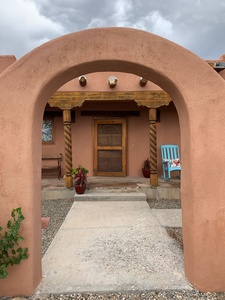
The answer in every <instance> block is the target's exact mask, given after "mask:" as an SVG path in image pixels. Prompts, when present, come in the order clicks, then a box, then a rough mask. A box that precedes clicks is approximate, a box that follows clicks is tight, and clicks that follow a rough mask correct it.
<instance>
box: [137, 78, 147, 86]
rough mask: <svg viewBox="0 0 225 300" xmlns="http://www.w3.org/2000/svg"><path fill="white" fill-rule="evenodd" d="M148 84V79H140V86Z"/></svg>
mask: <svg viewBox="0 0 225 300" xmlns="http://www.w3.org/2000/svg"><path fill="white" fill-rule="evenodd" d="M147 82H148V80H147V79H145V78H143V77H140V81H139V84H140V86H146V84H147Z"/></svg>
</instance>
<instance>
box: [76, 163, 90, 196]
mask: <svg viewBox="0 0 225 300" xmlns="http://www.w3.org/2000/svg"><path fill="white" fill-rule="evenodd" d="M88 172H89V171H88V170H87V169H86V168H84V167H83V166H78V167H77V168H75V169H73V170H72V174H73V176H74V188H75V191H76V193H77V194H83V193H84V192H85V190H86V188H87V173H88Z"/></svg>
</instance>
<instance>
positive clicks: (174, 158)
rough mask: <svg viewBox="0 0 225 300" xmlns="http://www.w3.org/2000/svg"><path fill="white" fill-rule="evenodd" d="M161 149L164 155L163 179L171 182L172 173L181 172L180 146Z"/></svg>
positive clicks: (163, 146) (168, 146) (167, 146)
mask: <svg viewBox="0 0 225 300" xmlns="http://www.w3.org/2000/svg"><path fill="white" fill-rule="evenodd" d="M160 148H161V154H162V169H163V175H162V178H163V179H164V180H169V179H170V178H171V175H170V172H172V171H179V172H180V171H181V163H180V152H179V147H178V145H161V147H160ZM166 174H167V175H166Z"/></svg>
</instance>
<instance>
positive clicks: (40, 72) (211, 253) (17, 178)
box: [0, 28, 225, 296]
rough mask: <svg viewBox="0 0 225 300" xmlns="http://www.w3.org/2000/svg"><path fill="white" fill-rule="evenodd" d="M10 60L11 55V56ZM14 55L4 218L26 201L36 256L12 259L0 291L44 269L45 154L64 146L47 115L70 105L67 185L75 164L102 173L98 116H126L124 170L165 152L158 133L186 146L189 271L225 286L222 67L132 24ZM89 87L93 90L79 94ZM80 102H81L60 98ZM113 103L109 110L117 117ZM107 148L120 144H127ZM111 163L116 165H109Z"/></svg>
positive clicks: (203, 282) (4, 81) (32, 282)
mask: <svg viewBox="0 0 225 300" xmlns="http://www.w3.org/2000/svg"><path fill="white" fill-rule="evenodd" d="M129 49H132V50H129ZM13 59H14V58H13V57H9V60H10V61H11V62H12V61H13ZM217 63H218V64H219V66H220V62H217ZM221 63H222V62H221ZM7 64H8V65H9V67H6V68H5V70H4V71H3V72H2V73H1V75H0V90H1V96H0V97H1V102H0V106H1V107H0V108H1V115H0V130H1V134H0V136H1V144H2V145H4V147H1V149H0V154H1V157H2V161H1V167H0V172H1V181H0V192H1V206H2V210H1V212H0V219H1V221H2V222H3V223H4V222H5V221H6V220H7V219H8V218H9V214H10V211H11V209H12V208H15V207H18V206H21V207H22V208H23V212H24V215H25V217H26V219H25V221H24V224H23V228H22V234H23V236H25V238H26V246H28V248H29V258H28V259H27V260H26V261H23V262H22V263H21V264H20V265H19V266H17V267H15V268H14V267H12V268H11V269H10V272H9V273H10V274H9V276H8V278H7V279H5V280H4V282H3V281H0V295H2V296H3V295H11V296H13V295H30V294H32V293H33V291H34V290H35V288H36V287H37V286H38V285H39V283H40V280H41V277H42V272H41V196H40V195H41V191H40V190H41V157H42V153H50V152H51V153H55V152H56V150H58V151H59V150H62V151H61V152H62V153H63V152H64V151H63V150H64V144H63V142H62V141H61V142H60V138H59V136H58V137H57V136H53V138H54V141H55V143H58V139H59V144H57V145H56V144H55V145H54V144H51V145H46V144H45V145H42V142H41V139H42V121H43V116H44V111H45V112H46V114H47V112H49V111H51V110H52V108H51V107H61V109H62V110H63V116H58V117H57V116H55V117H54V124H53V126H55V127H56V128H58V129H57V130H56V132H55V135H56V134H57V132H58V134H59V135H60V134H61V136H62V134H63V133H64V135H65V136H67V139H66V143H65V144H66V145H67V147H68V148H67V151H68V152H67V154H66V153H65V157H64V159H68V162H67V165H65V168H64V169H63V172H66V173H67V175H68V176H67V180H66V182H67V184H68V186H69V184H70V174H69V172H70V169H71V165H72V166H73V165H75V166H76V164H80V163H81V164H83V165H85V166H86V167H87V168H89V170H90V171H91V172H92V173H91V174H94V175H98V172H100V173H101V170H97V169H96V156H95V154H93V151H94V150H93V149H95V148H96V147H95V140H96V138H97V137H98V136H99V134H101V132H98V130H96V126H97V125H100V126H99V128H100V129H101V126H102V125H112V124H113V125H114V124H116V125H118V124H119V126H114V128H113V130H114V132H116V133H118V131H117V129H118V127H119V128H123V126H126V128H127V130H126V133H127V135H126V147H127V148H126V151H125V152H126V159H125V161H126V169H125V170H126V172H125V173H124V174H121V175H129V176H140V175H141V174H140V172H141V171H140V168H141V165H142V163H143V159H145V158H146V157H147V156H149V148H150V153H153V154H151V155H152V157H155V158H157V156H159V155H158V148H157V147H156V143H155V142H156V138H157V144H158V145H160V144H163V143H168V142H171V143H176V144H179V145H180V148H181V157H182V181H181V199H182V222H183V240H184V261H185V274H186V276H187V279H188V280H189V282H190V283H191V284H192V285H193V286H194V287H195V288H196V289H199V290H201V291H225V278H224V273H225V261H224V254H225V252H224V249H225V247H224V246H225V232H224V224H225V211H224V204H223V203H224V194H225V186H224V184H223V183H224V179H225V178H224V177H225V176H224V171H223V170H224V155H223V152H224V147H225V140H224V139H223V138H221V137H222V136H223V128H224V125H225V118H223V115H222V113H221V112H223V111H224V110H225V102H224V95H225V83H224V80H223V78H222V77H224V71H223V70H222V71H221V72H220V73H219V74H218V72H215V70H213V68H212V67H211V66H209V64H208V63H207V62H205V61H203V60H202V59H200V58H199V57H197V56H196V55H194V54H193V53H191V52H190V51H188V50H186V49H184V48H182V47H180V46H178V45H176V44H174V43H172V42H170V41H168V40H165V39H163V38H161V37H159V36H155V35H153V34H150V33H147V32H144V31H140V30H135V29H127V28H100V29H91V30H85V31H81V32H77V33H73V34H69V35H65V36H62V37H60V38H58V39H55V40H52V41H50V42H48V43H46V44H44V45H42V46H40V47H38V48H36V49H34V50H33V51H31V52H30V53H28V54H27V55H25V56H24V57H22V58H21V59H19V60H18V61H15V62H13V63H12V64H11V63H10V62H8V63H7V62H4V65H5V66H6V65H7ZM10 64H11V65H10ZM213 66H214V65H213ZM2 68H3V69H4V67H2ZM222 69H223V64H222ZM82 75H84V76H85V77H86V79H87V84H86V85H85V86H81V85H80V82H79V78H80V76H82ZM220 75H221V76H220ZM112 76H115V77H116V78H117V82H116V86H114V87H112V88H111V87H109V86H108V79H109V77H112ZM140 77H143V78H144V79H146V80H147V81H148V82H147V84H146V86H144V87H143V86H141V85H140ZM111 79H112V78H111ZM113 79H115V78H113ZM71 85H73V86H71ZM100 85H102V86H101V88H100ZM74 86H76V87H74ZM158 87H160V88H161V89H159V88H158ZM65 92H66V94H65ZM84 92H88V96H87V94H86V95H85V97H83V98H82V95H84ZM99 92H101V93H99ZM79 93H80V95H79ZM109 93H110V95H109ZM141 95H142V96H143V95H145V96H144V97H142V96H141ZM88 97H90V98H88ZM92 97H93V98H92ZM79 98H80V99H79ZM146 99H147V100H146ZM171 99H172V101H171ZM73 101H75V103H76V104H75V105H74V103H73V105H72V106H64V107H63V106H62V105H63V104H65V103H71V102H73ZM161 101H162V102H161ZM47 103H48V106H46V105H47ZM57 103H58V106H57V105H55V104H57ZM162 104H163V106H162ZM157 109H158V110H159V111H160V113H158V118H157ZM55 111H59V110H58V109H55ZM72 111H74V112H72ZM107 112H112V115H111V116H110V118H109V117H108V116H107ZM127 114H128V115H127ZM44 117H45V116H44ZM57 118H58V119H57ZM123 119H125V120H126V123H125V124H126V125H124V122H122V120H123ZM172 119H174V120H173V122H172ZM100 120H104V122H103V123H101V122H99V121H100ZM112 120H121V121H120V123H112V122H111V121H112ZM178 120H179V121H178ZM105 121H110V122H109V123H107V122H106V123H105ZM57 123H61V125H60V124H57ZM63 126H64V129H63ZM90 127H92V129H91V130H90ZM97 127H98V126H97ZM103 127H104V126H103ZM107 128H108V129H109V128H110V126H109V127H107V126H106V129H107ZM156 128H157V133H156ZM71 129H72V130H71ZM104 129H105V128H103V134H104ZM110 129H111V128H110ZM110 129H109V130H110ZM60 130H61V131H60ZM100 131H101V130H100ZM119 132H121V131H119ZM106 133H107V130H106ZM122 133H124V131H122ZM170 134H171V136H170ZM121 136H124V134H121ZM145 136H146V138H145ZM168 136H169V138H168ZM137 139H138V140H137ZM151 139H152V141H153V142H152V141H151ZM149 141H151V143H150V146H149V145H148V143H149ZM154 141H155V142H154ZM154 145H155V147H154ZM54 147H56V148H54ZM79 147H80V148H81V149H82V155H81V154H80V153H79ZM140 148H143V149H140ZM72 149H73V150H72ZM84 149H85V150H84ZM95 150H96V149H95ZM97 150H102V149H97ZM103 150H104V149H103ZM106 150H107V149H106ZM110 150H119V151H120V153H121V152H123V147H122V148H119V149H113V148H110ZM71 151H72V154H73V155H72V156H70V155H69V153H70V152H71ZM51 153H50V154H51ZM91 153H92V154H91ZM138 153H140V155H139V154H138ZM83 156H84V157H85V159H84V158H82V157H83ZM115 157H116V158H117V156H115ZM150 159H152V164H153V167H152V168H153V169H152V171H154V172H153V175H154V176H152V178H151V181H153V182H154V185H157V167H158V168H160V163H159V160H158V162H157V159H156V160H155V161H153V158H151V156H150ZM71 160H72V163H71ZM122 161H123V160H122ZM120 163H121V161H120ZM103 165H104V164H103ZM122 165H123V164H122V163H121V165H119V167H121V166H122ZM104 166H105V165H104ZM106 167H107V166H106ZM118 169H119V168H118ZM118 169H116V170H115V172H117V170H118ZM15 170H16V172H15ZM96 172H97V173H96ZM104 172H105V173H109V172H108V170H107V169H104ZM108 175H111V174H108ZM158 175H159V174H158Z"/></svg>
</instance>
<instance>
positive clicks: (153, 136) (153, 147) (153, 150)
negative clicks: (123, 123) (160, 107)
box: [149, 108, 158, 187]
mask: <svg viewBox="0 0 225 300" xmlns="http://www.w3.org/2000/svg"><path fill="white" fill-rule="evenodd" d="M156 118H157V115H156V108H149V160H150V185H151V186H153V187H157V186H158V175H157V132H156Z"/></svg>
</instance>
